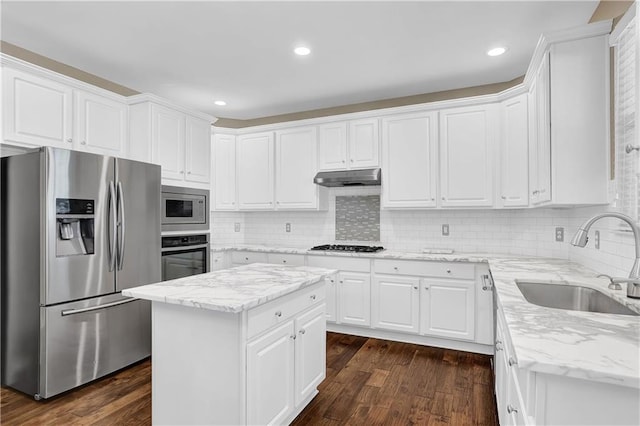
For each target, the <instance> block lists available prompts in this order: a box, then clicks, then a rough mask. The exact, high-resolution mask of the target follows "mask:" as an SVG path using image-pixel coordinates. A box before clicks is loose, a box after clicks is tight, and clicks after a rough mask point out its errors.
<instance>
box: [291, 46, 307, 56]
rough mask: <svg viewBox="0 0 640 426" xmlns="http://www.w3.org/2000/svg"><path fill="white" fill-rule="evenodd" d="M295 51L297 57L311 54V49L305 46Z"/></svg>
mask: <svg viewBox="0 0 640 426" xmlns="http://www.w3.org/2000/svg"><path fill="white" fill-rule="evenodd" d="M293 51H294V52H295V54H296V55H300V56H307V55H308V54H309V53H311V49H309V48H308V47H304V46H300V47H296V48H295V49H293Z"/></svg>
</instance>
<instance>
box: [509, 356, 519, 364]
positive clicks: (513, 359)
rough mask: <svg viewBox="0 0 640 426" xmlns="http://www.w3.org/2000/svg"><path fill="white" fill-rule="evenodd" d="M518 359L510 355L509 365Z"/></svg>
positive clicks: (515, 362)
mask: <svg viewBox="0 0 640 426" xmlns="http://www.w3.org/2000/svg"><path fill="white" fill-rule="evenodd" d="M517 363H518V361H516V359H515V358H514V357H512V356H510V357H509V365H516V364H517Z"/></svg>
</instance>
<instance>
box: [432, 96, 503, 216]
mask: <svg viewBox="0 0 640 426" xmlns="http://www.w3.org/2000/svg"><path fill="white" fill-rule="evenodd" d="M496 121H497V120H496V116H495V108H494V106H493V105H480V106H474V107H462V108H452V109H448V110H444V111H441V112H440V183H441V195H442V206H443V207H491V206H492V205H493V150H494V140H495V138H496V131H495V124H496Z"/></svg>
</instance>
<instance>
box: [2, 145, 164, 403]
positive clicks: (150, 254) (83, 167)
mask: <svg viewBox="0 0 640 426" xmlns="http://www.w3.org/2000/svg"><path fill="white" fill-rule="evenodd" d="M1 173H2V175H1V178H2V185H1V186H2V207H1V221H0V222H1V224H2V228H1V229H2V258H1V260H2V298H1V301H2V327H1V329H2V383H3V384H4V385H7V386H11V387H13V388H15V389H18V390H20V391H22V392H25V393H28V394H31V395H33V396H34V397H35V398H36V399H40V398H49V397H51V396H53V395H56V394H58V393H60V392H64V391H66V390H69V389H72V388H73V387H76V386H79V385H82V384H84V383H87V382H89V381H91V380H93V379H96V378H98V377H101V376H104V375H106V374H109V373H111V372H113V371H115V370H118V369H120V368H122V367H125V366H127V365H129V364H132V363H134V362H136V361H138V360H140V359H143V358H145V357H147V356H149V354H150V348H151V338H150V321H151V315H150V306H149V303H148V302H146V301H141V300H137V299H132V298H127V297H123V296H122V295H121V293H120V292H121V290H122V289H124V288H128V287H133V286H138V285H144V284H149V283H153V282H158V281H160V278H161V275H160V226H161V224H160V167H159V166H157V165H151V164H146V163H140V162H135V161H129V160H122V159H118V158H112V157H104V156H100V155H95V154H89V153H82V152H77V151H69V150H62V149H56V148H40V149H38V150H35V151H33V152H30V153H27V154H22V155H17V156H12V157H6V158H3V159H2V171H1Z"/></svg>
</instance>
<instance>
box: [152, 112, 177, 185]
mask: <svg viewBox="0 0 640 426" xmlns="http://www.w3.org/2000/svg"><path fill="white" fill-rule="evenodd" d="M151 122H152V124H151V135H152V136H151V140H152V149H153V153H154V155H153V162H154V163H156V164H160V166H161V167H162V178H163V179H173V180H184V143H185V141H184V114H182V113H180V112H178V111H174V110H171V109H169V108H165V107H163V106H160V105H152V106H151Z"/></svg>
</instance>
